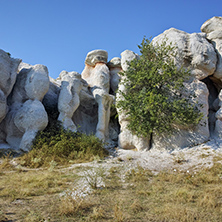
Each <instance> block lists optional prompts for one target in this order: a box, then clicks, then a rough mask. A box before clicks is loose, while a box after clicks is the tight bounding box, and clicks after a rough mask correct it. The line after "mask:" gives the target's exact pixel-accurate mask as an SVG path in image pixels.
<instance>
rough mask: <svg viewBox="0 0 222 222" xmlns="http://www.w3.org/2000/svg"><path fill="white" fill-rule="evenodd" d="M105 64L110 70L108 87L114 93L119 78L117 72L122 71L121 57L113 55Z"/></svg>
mask: <svg viewBox="0 0 222 222" xmlns="http://www.w3.org/2000/svg"><path fill="white" fill-rule="evenodd" d="M107 66H108V67H109V70H110V88H111V90H112V92H113V93H114V94H115V92H116V91H117V89H118V85H119V82H120V79H121V77H120V75H119V74H118V73H119V72H121V71H122V67H121V59H120V58H118V57H114V58H112V59H111V60H110V61H109V62H108V63H107Z"/></svg>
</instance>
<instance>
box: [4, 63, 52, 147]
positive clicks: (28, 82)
mask: <svg viewBox="0 0 222 222" xmlns="http://www.w3.org/2000/svg"><path fill="white" fill-rule="evenodd" d="M48 89H49V77H48V69H47V67H45V66H43V65H35V66H32V67H31V68H28V69H26V68H23V69H21V71H20V72H19V74H18V76H17V79H16V83H15V85H14V88H13V91H12V93H11V94H10V96H9V97H8V103H9V105H10V107H9V108H10V111H9V112H8V114H7V116H6V118H5V119H4V121H3V122H4V123H3V126H4V132H5V134H6V138H5V140H6V142H7V143H8V144H9V145H10V146H11V147H12V148H14V149H17V150H18V149H20V150H23V151H29V150H30V149H31V145H32V141H33V139H34V138H35V136H36V133H37V132H38V131H39V130H43V129H44V128H45V127H46V126H47V124H48V115H47V113H46V111H45V108H44V106H43V105H42V103H41V100H42V99H43V97H44V95H45V94H46V92H47V91H48Z"/></svg>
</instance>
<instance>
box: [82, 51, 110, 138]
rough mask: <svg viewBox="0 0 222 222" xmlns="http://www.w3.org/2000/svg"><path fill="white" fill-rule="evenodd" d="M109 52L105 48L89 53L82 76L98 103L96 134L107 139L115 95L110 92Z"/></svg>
mask: <svg viewBox="0 0 222 222" xmlns="http://www.w3.org/2000/svg"><path fill="white" fill-rule="evenodd" d="M107 58H108V53H107V52H106V51H104V50H94V51H91V52H89V53H88V54H87V56H86V60H85V65H86V66H85V68H84V70H83V72H82V78H83V79H84V80H86V82H87V83H88V84H89V86H90V87H91V92H92V94H93V97H94V98H95V100H96V102H97V103H98V123H97V127H96V136H97V137H98V138H99V139H101V140H103V141H105V140H108V139H109V138H108V137H109V129H108V126H109V120H110V107H111V104H112V103H113V100H114V97H113V96H112V95H110V94H109V90H110V72H109V68H108V67H107V65H106V63H107Z"/></svg>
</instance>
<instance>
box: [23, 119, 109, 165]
mask: <svg viewBox="0 0 222 222" xmlns="http://www.w3.org/2000/svg"><path fill="white" fill-rule="evenodd" d="M103 145H104V144H103V143H102V141H100V140H99V139H98V138H96V137H95V136H94V135H89V136H88V135H85V134H82V133H74V132H71V131H67V130H64V129H63V128H62V127H61V125H60V124H59V123H56V124H51V125H50V126H49V127H47V128H46V129H45V130H44V131H42V132H39V133H38V134H37V136H36V139H35V141H34V142H33V146H32V150H31V151H30V152H29V153H26V154H25V155H23V156H22V157H21V158H20V160H21V164H22V165H23V166H28V167H41V166H47V167H50V163H52V161H53V162H55V163H56V164H68V163H70V162H73V163H76V162H84V161H92V160H94V159H95V158H96V157H99V158H104V157H105V156H106V155H108V151H107V150H106V149H105V148H104V146H103Z"/></svg>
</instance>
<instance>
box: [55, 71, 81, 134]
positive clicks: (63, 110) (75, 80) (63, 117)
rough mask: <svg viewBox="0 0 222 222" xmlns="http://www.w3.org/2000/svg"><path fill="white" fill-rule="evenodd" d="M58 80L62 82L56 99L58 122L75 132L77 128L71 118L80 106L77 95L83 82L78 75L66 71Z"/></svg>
mask: <svg viewBox="0 0 222 222" xmlns="http://www.w3.org/2000/svg"><path fill="white" fill-rule="evenodd" d="M60 78H61V81H62V82H61V90H60V94H59V98H58V111H59V117H58V120H59V121H60V122H61V123H62V125H63V127H64V128H65V129H67V130H71V131H72V132H76V131H77V127H76V125H75V124H74V122H73V120H72V117H73V115H74V112H75V111H76V109H77V108H78V107H79V104H80V100H79V93H80V90H81V89H82V87H83V80H82V78H81V75H80V74H79V73H77V72H66V71H63V72H61V73H60Z"/></svg>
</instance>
